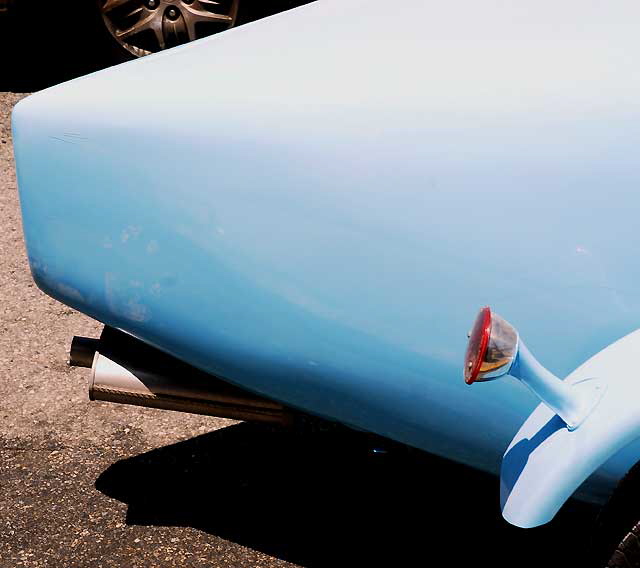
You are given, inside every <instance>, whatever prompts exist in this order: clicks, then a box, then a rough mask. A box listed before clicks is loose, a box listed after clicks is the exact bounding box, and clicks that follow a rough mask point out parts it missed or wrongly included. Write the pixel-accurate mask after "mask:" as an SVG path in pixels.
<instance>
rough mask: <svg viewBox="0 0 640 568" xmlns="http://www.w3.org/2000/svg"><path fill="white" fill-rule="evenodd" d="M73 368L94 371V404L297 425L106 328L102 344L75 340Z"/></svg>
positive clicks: (279, 408) (278, 410) (276, 406)
mask: <svg viewBox="0 0 640 568" xmlns="http://www.w3.org/2000/svg"><path fill="white" fill-rule="evenodd" d="M69 364H70V365H72V366H78V367H90V368H91V377H90V380H89V399H90V400H102V401H107V402H117V403H121V404H132V405H135V406H146V407H149V408H161V409H164V410H175V411H178V412H188V413H192V414H204V415H209V416H218V417H221V418H232V419H235V420H247V421H254V422H267V423H271V424H279V425H285V426H288V425H291V424H292V423H293V420H294V416H295V413H294V411H293V410H291V409H289V408H287V407H285V406H283V405H282V404H280V403H277V402H274V401H272V400H268V399H266V398H263V397H261V396H258V395H255V394H252V393H249V392H247V391H245V390H244V389H241V388H239V387H236V386H234V385H231V384H230V383H228V382H226V381H224V380H222V379H220V378H218V377H215V376H213V375H210V374H208V373H205V372H203V371H200V370H199V369H196V368H195V367H193V366H191V365H189V364H187V363H184V362H183V361H180V360H179V359H176V358H175V357H172V356H171V355H168V354H167V353H164V352H163V351H160V350H158V349H155V348H154V347H151V346H149V345H147V344H146V343H144V342H142V341H140V340H139V339H136V338H135V337H133V336H131V335H128V334H126V333H124V332H122V331H118V330H116V329H113V328H111V327H108V326H106V327H105V328H104V330H103V332H102V335H101V336H100V339H91V338H86V337H74V338H73V342H72V343H71V351H70V356H69Z"/></svg>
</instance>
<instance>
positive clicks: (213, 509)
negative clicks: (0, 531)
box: [96, 424, 596, 567]
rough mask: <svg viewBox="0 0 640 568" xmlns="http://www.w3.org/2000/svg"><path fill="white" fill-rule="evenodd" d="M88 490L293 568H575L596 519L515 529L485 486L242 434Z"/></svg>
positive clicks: (309, 440)
mask: <svg viewBox="0 0 640 568" xmlns="http://www.w3.org/2000/svg"><path fill="white" fill-rule="evenodd" d="M381 444H384V445H381ZM380 447H382V448H384V449H385V451H384V452H380V451H374V448H380ZM96 487H97V489H98V490H100V491H101V492H102V493H104V494H106V495H107V496H109V497H112V498H115V499H118V500H119V501H122V502H124V503H127V504H128V512H127V523H128V524H134V525H159V526H187V527H194V528H196V529H199V530H201V531H205V532H207V533H210V534H214V535H217V536H220V537H222V538H224V539H226V540H230V541H234V542H237V543H239V544H241V545H244V546H247V547H250V548H253V549H256V550H259V551H262V552H265V553H267V554H269V555H272V556H276V557H278V558H281V559H283V560H288V561H291V562H294V563H297V564H300V565H303V566H337V565H345V564H356V565H366V564H375V565H379V564H389V563H391V564H390V565H394V566H398V565H408V564H409V562H411V565H413V564H414V563H415V562H416V560H418V561H419V562H420V564H421V565H430V566H431V565H433V566H435V565H440V564H442V565H446V566H464V565H467V564H469V565H490V566H492V567H502V566H509V567H511V566H513V565H514V563H516V564H517V565H518V566H534V565H535V566H538V565H547V566H578V565H583V564H581V563H580V557H579V555H580V554H581V553H583V552H581V551H583V550H584V548H585V545H586V544H587V542H588V535H589V530H590V527H591V524H592V523H593V520H594V518H595V514H596V510H595V509H594V508H593V507H590V506H588V505H584V504H581V503H578V502H570V503H569V504H568V505H567V506H566V507H565V509H564V510H563V511H562V512H561V514H560V515H559V516H558V517H557V518H556V520H555V521H554V522H553V523H551V524H550V525H547V526H545V527H541V528H538V529H533V530H528V531H524V530H521V529H516V528H514V527H511V526H509V525H508V524H507V523H505V522H504V521H503V520H502V518H501V516H500V512H499V508H498V503H497V499H498V481H497V479H496V478H494V477H492V476H489V475H486V474H481V473H478V472H476V471H474V470H471V469H468V468H466V467H462V466H459V465H456V464H453V463H451V462H448V461H446V460H443V459H440V458H436V457H434V456H431V455H428V454H426V453H423V452H419V451H416V450H409V449H407V448H405V447H404V446H400V445H395V444H392V443H389V442H378V441H377V440H376V439H375V438H371V437H369V436H366V435H364V434H358V433H350V432H344V431H342V432H332V431H322V432H318V431H316V432H306V433H295V432H286V431H279V430H273V429H269V428H266V427H261V426H256V425H250V424H239V425H235V426H231V427H228V428H225V429H223V430H218V431H215V432H212V433H210V434H206V435H203V436H199V437H196V438H193V439H190V440H187V441H184V442H181V443H178V444H174V445H171V446H167V447H164V448H159V449H156V450H153V451H151V452H148V453H145V454H142V455H139V456H136V457H133V458H130V459H126V460H122V461H119V462H117V463H115V464H113V465H112V466H111V467H109V468H108V469H107V470H106V471H104V472H103V473H102V474H101V475H100V477H99V478H98V480H97V481H96ZM515 551H519V552H515Z"/></svg>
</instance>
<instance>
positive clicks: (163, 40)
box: [99, 0, 239, 56]
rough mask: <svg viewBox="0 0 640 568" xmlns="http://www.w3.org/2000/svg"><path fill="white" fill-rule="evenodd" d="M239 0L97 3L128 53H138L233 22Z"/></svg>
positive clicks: (104, 0)
mask: <svg viewBox="0 0 640 568" xmlns="http://www.w3.org/2000/svg"><path fill="white" fill-rule="evenodd" d="M238 2H239V0H224V1H222V0H99V5H100V7H101V11H102V17H103V20H104V22H105V25H106V27H107V29H108V30H109V32H110V33H111V35H112V36H113V37H114V38H115V39H116V40H117V41H118V43H120V45H121V46H122V47H124V48H125V49H126V50H128V51H129V52H130V53H132V54H133V55H136V56H140V55H146V54H148V53H151V52H153V51H157V50H158V49H165V48H168V47H172V46H174V45H177V44H180V43H184V42H185V41H191V40H194V39H198V38H200V37H204V36H206V35H209V34H211V33H212V32H215V31H219V30H220V31H221V30H223V29H226V28H229V27H231V26H233V25H234V24H235V19H236V13H237V9H238ZM206 24H209V25H206ZM211 24H213V25H211ZM154 41H155V45H154Z"/></svg>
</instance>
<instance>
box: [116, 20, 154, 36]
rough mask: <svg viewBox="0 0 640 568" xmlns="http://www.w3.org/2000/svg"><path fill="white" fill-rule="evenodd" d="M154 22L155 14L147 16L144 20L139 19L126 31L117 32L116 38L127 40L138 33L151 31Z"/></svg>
mask: <svg viewBox="0 0 640 568" xmlns="http://www.w3.org/2000/svg"><path fill="white" fill-rule="evenodd" d="M154 20H157V18H156V15H155V14H148V15H147V17H146V18H140V19H139V20H138V21H137V22H136V23H135V24H133V25H132V26H131V27H129V28H127V29H126V30H117V31H116V36H117V37H118V38H120V39H128V38H130V37H131V36H134V35H137V34H139V33H140V32H143V31H146V30H149V29H153V27H154V26H153V23H154Z"/></svg>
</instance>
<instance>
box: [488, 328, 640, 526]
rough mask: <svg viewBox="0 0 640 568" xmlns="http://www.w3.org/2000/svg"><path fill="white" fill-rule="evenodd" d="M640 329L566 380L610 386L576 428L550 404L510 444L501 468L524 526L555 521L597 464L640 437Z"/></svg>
mask: <svg viewBox="0 0 640 568" xmlns="http://www.w3.org/2000/svg"><path fill="white" fill-rule="evenodd" d="M638 349H640V330H637V331H635V332H633V333H631V334H629V335H627V336H625V337H623V338H622V339H620V340H618V341H616V342H615V343H613V344H611V345H610V346H608V347H606V348H605V349H603V350H602V351H600V352H599V353H597V354H596V355H594V356H593V357H592V358H590V359H589V360H588V361H586V362H585V363H584V364H583V365H581V366H580V367H578V369H576V370H575V371H574V372H573V373H571V374H570V375H569V376H568V377H567V378H566V379H565V381H567V382H569V383H570V384H571V385H572V386H573V388H583V387H585V386H587V384H588V383H590V382H593V381H594V380H598V381H600V383H601V387H600V388H602V389H606V390H605V391H604V394H603V395H602V398H601V399H600V402H599V403H598V405H597V406H596V407H595V408H594V409H593V410H592V412H591V413H590V414H589V416H588V417H587V418H586V419H585V421H584V422H583V423H582V424H581V425H580V426H579V427H577V428H576V429H574V430H570V429H569V428H568V427H567V426H566V424H565V423H564V422H563V421H562V419H561V418H560V417H559V416H558V415H556V414H554V413H553V411H551V410H550V409H549V408H548V407H547V406H545V405H544V404H541V405H539V406H538V407H537V408H536V409H535V410H534V411H533V413H532V414H531V415H530V416H529V418H528V419H527V420H526V421H525V423H524V424H523V425H522V427H521V428H520V430H519V431H518V433H517V434H516V436H515V437H514V439H513V441H512V442H511V444H510V445H509V447H508V448H507V451H506V452H505V454H504V457H503V460H502V467H501V473H500V501H501V507H502V514H503V516H504V518H505V519H506V520H507V521H508V522H510V523H511V524H513V525H516V526H519V527H522V528H531V527H536V526H539V525H542V524H545V523H547V522H549V521H550V520H551V519H553V517H554V516H555V514H556V513H557V512H558V511H559V509H560V508H561V507H562V505H563V504H564V503H565V501H566V500H567V499H568V498H569V497H570V496H571V495H572V494H573V493H574V492H575V491H576V489H578V487H579V486H580V485H581V484H582V482H583V481H585V480H586V479H587V478H588V477H589V475H591V474H592V473H593V472H594V471H595V470H596V469H598V468H599V467H600V466H601V465H602V464H604V463H605V462H606V461H607V460H608V459H609V458H611V457H612V456H614V455H615V454H616V453H617V452H619V451H620V450H621V449H623V448H624V447H625V446H627V445H628V444H630V443H631V442H633V441H634V440H635V439H637V438H638V437H640V396H639V395H640V385H638V382H637V378H636V367H637V361H636V359H637V353H638Z"/></svg>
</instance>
